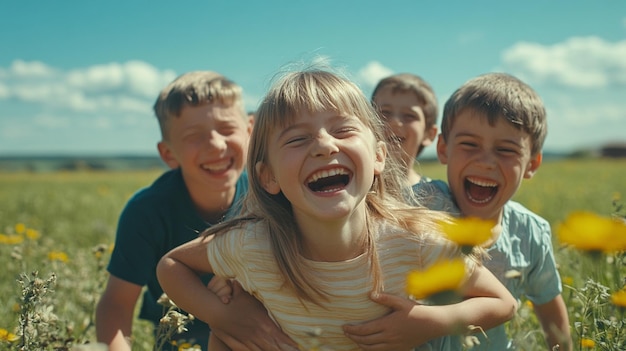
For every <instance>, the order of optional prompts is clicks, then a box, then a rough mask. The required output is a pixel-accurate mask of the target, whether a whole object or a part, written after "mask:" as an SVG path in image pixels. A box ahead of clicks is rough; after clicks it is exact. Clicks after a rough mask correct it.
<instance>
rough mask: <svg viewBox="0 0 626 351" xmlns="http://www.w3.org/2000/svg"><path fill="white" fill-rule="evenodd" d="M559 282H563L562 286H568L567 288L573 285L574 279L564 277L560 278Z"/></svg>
mask: <svg viewBox="0 0 626 351" xmlns="http://www.w3.org/2000/svg"><path fill="white" fill-rule="evenodd" d="M561 280H563V284H565V285H569V286H572V285H574V278H572V277H570V276H564V277H563V278H561Z"/></svg>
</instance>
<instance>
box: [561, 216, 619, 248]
mask: <svg viewBox="0 0 626 351" xmlns="http://www.w3.org/2000/svg"><path fill="white" fill-rule="evenodd" d="M556 234H557V236H558V238H559V241H560V242H562V243H563V244H568V245H572V246H574V247H575V248H577V249H580V250H586V251H604V252H612V251H622V250H626V223H625V222H624V221H623V220H618V219H613V218H610V217H602V216H599V215H597V214H595V213H592V212H584V211H578V212H573V213H571V214H570V215H569V216H568V217H567V219H566V220H565V222H563V223H561V224H559V225H558V226H557V228H556Z"/></svg>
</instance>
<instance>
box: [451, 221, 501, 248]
mask: <svg viewBox="0 0 626 351" xmlns="http://www.w3.org/2000/svg"><path fill="white" fill-rule="evenodd" d="M440 225H441V230H442V231H443V233H444V234H445V236H446V237H447V238H448V239H450V240H451V241H453V242H455V243H457V244H458V245H460V246H466V247H467V246H470V247H472V246H479V245H481V244H483V243H485V242H486V241H487V240H489V239H490V238H491V230H492V229H493V228H494V227H495V226H496V223H495V222H494V221H491V220H484V219H480V218H476V217H465V218H454V219H452V220H451V221H449V222H448V221H442V222H440Z"/></svg>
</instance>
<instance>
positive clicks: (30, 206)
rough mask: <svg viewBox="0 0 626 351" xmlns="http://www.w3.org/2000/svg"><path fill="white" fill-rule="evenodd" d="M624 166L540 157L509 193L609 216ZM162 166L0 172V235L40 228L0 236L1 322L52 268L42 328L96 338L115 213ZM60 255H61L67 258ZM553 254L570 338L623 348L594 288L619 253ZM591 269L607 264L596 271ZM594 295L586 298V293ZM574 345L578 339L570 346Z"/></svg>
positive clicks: (615, 277) (145, 333)
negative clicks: (13, 240)
mask: <svg viewBox="0 0 626 351" xmlns="http://www.w3.org/2000/svg"><path fill="white" fill-rule="evenodd" d="M625 170H626V160H602V159H589V160H576V161H573V160H558V161H547V162H544V164H543V165H542V166H541V168H540V170H539V172H538V173H537V174H536V176H535V177H534V178H533V179H531V180H526V181H525V182H524V183H523V184H522V187H521V188H520V190H519V191H518V193H517V194H516V196H515V199H516V200H517V201H519V202H521V203H523V204H525V205H526V206H527V207H529V208H530V209H531V210H533V211H535V212H536V213H538V214H540V215H541V216H543V217H544V218H546V219H547V220H548V221H549V222H550V223H551V224H552V225H553V227H554V226H555V225H557V224H558V223H559V222H561V221H563V220H564V219H565V218H566V217H567V215H568V214H569V213H571V212H572V211H575V210H588V211H593V212H596V213H598V214H601V215H607V216H608V215H610V214H611V213H612V212H614V207H613V205H612V202H613V201H614V200H615V199H619V198H620V196H623V195H624V194H626V181H625V180H624V179H625ZM420 172H421V173H423V174H425V175H428V176H430V177H431V178H437V179H445V169H444V168H443V166H441V165H438V164H435V163H425V164H422V165H421V166H420ZM160 173H161V170H153V171H133V172H76V173H34V174H31V173H0V234H4V235H5V236H11V235H18V233H17V232H16V230H17V229H19V226H17V227H18V228H17V229H16V225H18V224H20V223H21V224H23V225H24V226H25V227H26V228H28V229H32V230H35V231H36V232H37V233H39V237H38V238H36V239H28V238H26V239H24V240H23V242H21V243H18V244H6V243H4V244H3V243H0V264H1V266H2V269H0V282H1V283H0V300H1V301H2V304H0V329H4V330H8V331H10V332H15V328H17V327H18V320H19V307H20V303H23V299H22V294H23V290H28V289H27V288H23V287H22V286H21V285H20V284H19V283H18V280H20V279H21V280H22V281H24V283H23V284H25V285H28V281H29V280H31V285H32V284H33V283H32V280H33V279H34V278H28V279H25V278H20V275H21V274H26V275H27V276H30V274H31V272H35V271H37V272H38V277H39V278H42V279H44V280H45V279H47V278H48V277H50V275H51V274H52V273H54V274H56V284H54V291H53V292H48V293H47V294H45V296H43V298H42V300H41V301H39V302H38V303H39V304H40V305H41V306H48V307H49V308H52V310H50V311H47V312H45V313H43V314H44V315H46V316H47V318H49V319H50V318H52V317H51V316H52V315H54V316H56V318H57V319H56V321H51V320H48V326H49V328H53V330H54V331H56V338H60V337H62V336H63V337H65V338H66V340H65V342H66V345H68V344H71V343H79V342H87V341H92V342H93V341H95V330H94V327H93V312H94V309H95V303H96V302H97V299H98V298H99V295H100V293H101V292H102V289H103V284H104V282H105V280H106V272H105V268H104V267H105V265H106V262H107V261H108V255H109V252H110V251H109V250H110V247H111V245H112V244H113V240H114V235H115V228H116V225H117V217H118V215H119V213H120V212H121V210H122V208H123V206H124V204H125V202H126V201H127V199H128V198H129V197H130V196H131V194H132V193H134V192H135V191H136V190H137V189H138V188H140V187H143V186H146V185H148V184H150V183H151V182H152V181H153V180H154V179H156V177H157V176H158V175H159V174H160ZM619 201H621V200H619ZM22 236H23V235H22ZM97 249H100V251H97ZM61 253H62V254H66V255H67V261H65V260H64V259H62V257H63V256H62V255H60V254H61ZM50 254H52V255H53V256H50ZM555 254H556V256H557V261H558V263H559V264H560V267H561V274H562V276H563V277H564V280H566V281H567V283H568V286H567V287H566V289H565V293H564V297H565V298H566V303H567V304H568V308H569V313H570V318H571V320H572V328H573V330H575V332H573V334H574V335H575V336H576V340H577V341H578V340H579V338H578V336H577V335H578V330H579V329H580V330H584V335H583V336H584V337H585V338H590V339H592V340H594V341H595V342H596V349H597V350H619V349H620V348H621V349H626V344H625V343H626V341H625V340H626V336H625V335H624V332H621V334H620V333H619V330H621V329H625V326H624V313H623V311H621V310H615V309H614V308H612V307H611V306H610V304H609V305H607V303H606V301H607V299H608V297H607V296H606V293H605V294H604V295H603V294H602V291H600V290H602V288H601V287H602V286H604V287H607V288H608V289H609V290H610V292H612V291H615V290H617V289H619V288H621V287H622V286H623V279H624V278H625V277H626V269H625V263H624V261H623V259H624V257H623V256H615V257H612V258H613V261H612V262H608V263H606V260H605V259H604V258H603V260H604V261H602V262H601V263H600V264H598V261H592V259H591V258H589V257H587V256H585V255H583V254H581V253H579V252H577V251H574V250H572V249H566V248H563V247H561V246H560V245H559V244H558V243H557V242H555ZM54 255H56V257H57V259H54V257H55V256H54ZM598 267H609V268H610V269H607V270H606V272H600V273H599V272H598ZM590 280H591V281H592V282H595V283H598V284H600V286H601V287H598V286H595V285H593V284H592V283H590ZM594 289H595V290H594ZM594 294H595V295H594ZM592 297H593V298H594V299H593V300H592V301H587V300H588V299H591V298H592ZM46 313H47V314H46ZM577 323H578V324H577ZM620 323H621V324H620ZM54 328H56V329H54ZM538 330H539V328H538V325H537V322H536V321H535V320H534V317H533V314H532V313H531V312H530V307H528V306H523V308H522V309H521V310H520V313H519V317H517V318H516V319H515V320H514V321H513V323H511V332H512V333H513V335H515V337H516V339H518V340H521V341H523V342H524V345H526V347H527V348H526V349H527V350H536V349H542V348H543V347H537V343H541V335H540V333H539V331H538ZM616 330H618V331H616ZM70 337H71V338H74V339H75V340H74V341H71V340H70ZM134 337H135V340H136V346H137V349H138V350H143V349H150V346H149V345H150V342H151V335H150V328H149V327H148V325H147V324H145V323H140V324H136V327H135V330H134ZM68 340H70V341H68ZM603 340H604V341H603ZM607 340H608V341H607ZM611 342H614V343H615V345H611ZM602 343H604V345H602ZM10 346H11V347H13V348H10ZM40 347H43V346H41V345H40ZM46 347H48V346H46ZM5 349H6V350H8V349H11V350H13V349H15V344H9V343H6V342H3V341H1V340H0V350H5ZM50 349H52V348H50ZM58 349H59V350H62V349H63V348H58ZM575 349H576V350H579V349H582V347H581V346H580V345H579V344H577V346H576V348H575Z"/></svg>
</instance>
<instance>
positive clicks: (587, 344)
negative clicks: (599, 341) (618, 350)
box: [580, 338, 596, 349]
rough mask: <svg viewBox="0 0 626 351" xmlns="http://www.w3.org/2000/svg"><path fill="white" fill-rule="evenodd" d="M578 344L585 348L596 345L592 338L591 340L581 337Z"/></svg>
mask: <svg viewBox="0 0 626 351" xmlns="http://www.w3.org/2000/svg"><path fill="white" fill-rule="evenodd" d="M580 345H581V346H582V347H585V348H588V349H591V348H594V347H595V346H596V342H595V341H593V340H591V339H587V338H582V339H581V340H580Z"/></svg>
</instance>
